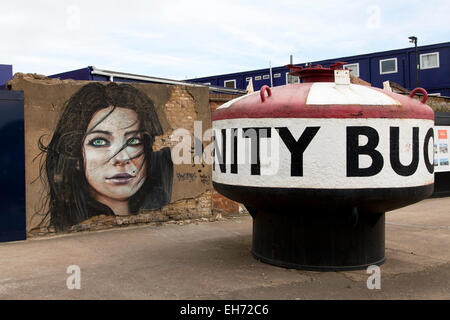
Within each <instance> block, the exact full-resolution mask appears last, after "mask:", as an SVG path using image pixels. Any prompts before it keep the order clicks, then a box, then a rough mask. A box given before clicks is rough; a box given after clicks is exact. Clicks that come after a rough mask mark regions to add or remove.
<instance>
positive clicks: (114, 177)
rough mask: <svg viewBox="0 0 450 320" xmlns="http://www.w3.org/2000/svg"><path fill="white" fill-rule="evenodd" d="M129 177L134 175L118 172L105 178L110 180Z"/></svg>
mask: <svg viewBox="0 0 450 320" xmlns="http://www.w3.org/2000/svg"><path fill="white" fill-rule="evenodd" d="M130 178H134V176H132V175H131V174H129V173H118V174H116V175H113V176H112V177H109V178H106V179H107V180H110V179H130Z"/></svg>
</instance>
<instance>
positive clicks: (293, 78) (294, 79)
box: [286, 72, 300, 84]
mask: <svg viewBox="0 0 450 320" xmlns="http://www.w3.org/2000/svg"><path fill="white" fill-rule="evenodd" d="M292 83H300V78H299V77H298V76H291V75H290V74H289V72H288V73H286V84H292Z"/></svg>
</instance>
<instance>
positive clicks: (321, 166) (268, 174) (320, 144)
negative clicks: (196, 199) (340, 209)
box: [213, 118, 434, 189]
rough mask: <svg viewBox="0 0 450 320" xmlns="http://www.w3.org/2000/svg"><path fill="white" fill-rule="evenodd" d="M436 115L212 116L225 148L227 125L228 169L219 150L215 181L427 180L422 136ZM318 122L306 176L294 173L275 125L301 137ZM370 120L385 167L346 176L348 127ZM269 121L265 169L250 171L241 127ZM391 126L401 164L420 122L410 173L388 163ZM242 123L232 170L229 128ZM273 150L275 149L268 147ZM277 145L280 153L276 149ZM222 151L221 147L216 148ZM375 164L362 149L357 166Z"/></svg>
mask: <svg viewBox="0 0 450 320" xmlns="http://www.w3.org/2000/svg"><path fill="white" fill-rule="evenodd" d="M433 124H434V123H433V121H432V120H422V119H299V118H289V119H225V120H217V121H214V122H213V128H214V131H215V137H216V142H217V144H218V147H219V149H220V148H222V138H221V129H226V135H227V139H226V140H227V141H226V149H227V153H226V173H222V172H221V171H220V169H219V165H218V162H219V154H218V152H216V158H215V162H216V165H215V170H214V171H213V181H214V182H218V183H224V184H230V185H239V186H255V187H279V188H319V189H334V188H339V189H359V188H397V187H414V186H423V185H429V184H432V183H433V182H434V175H433V174H432V173H429V171H428V169H427V167H426V165H425V159H424V152H423V150H424V140H425V135H426V133H427V131H428V130H429V129H430V128H432V127H433ZM317 126H318V127H320V129H319V130H318V131H317V134H316V135H315V137H314V138H313V139H312V140H311V142H310V144H309V145H308V146H307V148H306V149H305V151H304V153H303V176H301V177H295V176H294V177H292V176H291V153H290V151H289V150H288V148H287V147H286V145H285V144H284V142H283V141H282V140H281V138H280V136H279V134H278V132H277V130H275V129H274V128H275V127H287V128H288V129H289V130H290V132H291V133H292V136H293V138H294V139H295V140H298V139H299V137H300V136H301V135H302V133H303V132H304V130H305V128H306V127H317ZM349 126H369V127H371V128H374V129H375V130H376V131H377V133H378V135H379V143H378V146H377V147H376V148H375V150H377V151H379V152H380V153H381V154H382V156H383V162H384V165H383V168H382V170H381V171H380V172H379V173H377V174H375V175H373V176H369V177H347V167H346V161H347V153H346V152H347V150H346V147H347V127H349ZM248 127H270V128H272V129H271V136H272V138H261V139H260V156H261V162H262V164H261V175H252V174H251V163H250V152H251V149H250V144H251V142H250V141H251V139H249V138H242V128H248ZM390 127H399V158H400V162H401V164H403V165H405V166H406V165H409V164H410V163H411V160H412V136H413V134H412V132H413V127H418V128H419V163H418V167H417V170H416V171H415V173H414V174H412V175H410V176H401V175H399V174H397V173H396V172H395V171H394V169H393V168H392V166H391V163H390V149H389V148H390V140H389V139H390V138H389V137H390ZM230 128H239V129H238V153H237V154H238V174H233V173H230V167H231V165H230V163H231V155H230V150H231V139H230V136H231V129H230ZM366 143H367V138H366V136H363V135H361V136H359V145H360V146H363V145H365V144H366ZM427 149H428V155H429V160H428V161H429V162H430V163H433V139H430V141H429V144H428V146H427ZM271 150H273V152H272V153H270V151H271ZM275 150H278V153H277V152H276V151H275ZM218 151H220V150H218ZM371 164H372V158H370V156H368V155H359V167H360V168H367V167H370V166H371Z"/></svg>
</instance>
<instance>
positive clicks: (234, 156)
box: [230, 128, 238, 173]
mask: <svg viewBox="0 0 450 320" xmlns="http://www.w3.org/2000/svg"><path fill="white" fill-rule="evenodd" d="M230 172H231V173H238V129H236V128H232V129H231V168H230Z"/></svg>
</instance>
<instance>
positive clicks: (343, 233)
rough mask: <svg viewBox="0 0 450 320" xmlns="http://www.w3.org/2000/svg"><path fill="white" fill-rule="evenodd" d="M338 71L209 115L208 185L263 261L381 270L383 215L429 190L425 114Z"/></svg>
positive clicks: (429, 130) (430, 117) (429, 120)
mask: <svg viewBox="0 0 450 320" xmlns="http://www.w3.org/2000/svg"><path fill="white" fill-rule="evenodd" d="M313 69H315V68H313ZM319 72H320V71H319ZM328 73H329V70H328ZM335 74H336V75H335V79H336V80H335V81H334V82H310V83H302V84H292V85H286V86H281V87H275V88H272V89H270V88H268V87H263V88H262V89H261V91H259V92H255V93H253V94H251V95H247V96H244V97H240V98H237V99H235V100H232V101H230V102H228V103H227V104H225V105H223V106H221V107H219V108H218V109H217V110H216V111H215V112H214V114H213V129H214V143H215V159H214V160H215V161H214V165H213V185H214V188H215V189H216V190H217V191H218V192H220V193H221V194H223V195H225V196H226V197H228V198H230V199H232V200H235V201H238V202H241V203H243V204H244V205H245V206H246V207H247V208H248V210H249V212H250V213H251V214H252V216H253V219H254V220H253V245H252V246H253V248H252V252H253V254H254V255H255V257H257V258H258V259H260V260H262V261H265V262H268V263H272V264H275V265H280V266H285V267H292V268H298V269H314V270H316V269H318V270H340V269H359V268H363V267H365V266H368V265H371V264H381V263H382V262H383V261H384V213H385V212H386V211H390V210H393V209H397V208H400V207H403V206H406V205H409V204H412V203H414V202H417V201H420V200H422V199H425V198H426V197H428V196H429V195H431V193H432V192H433V183H434V175H433V125H434V113H433V111H432V110H431V108H430V107H428V106H427V105H425V104H424V103H422V102H420V101H417V100H414V99H412V98H410V97H407V96H403V95H399V94H395V93H392V92H389V91H386V90H381V89H377V88H372V87H367V86H361V85H356V84H351V83H350V81H349V78H348V71H347V70H342V71H341V70H339V71H335ZM315 79H317V77H315Z"/></svg>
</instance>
